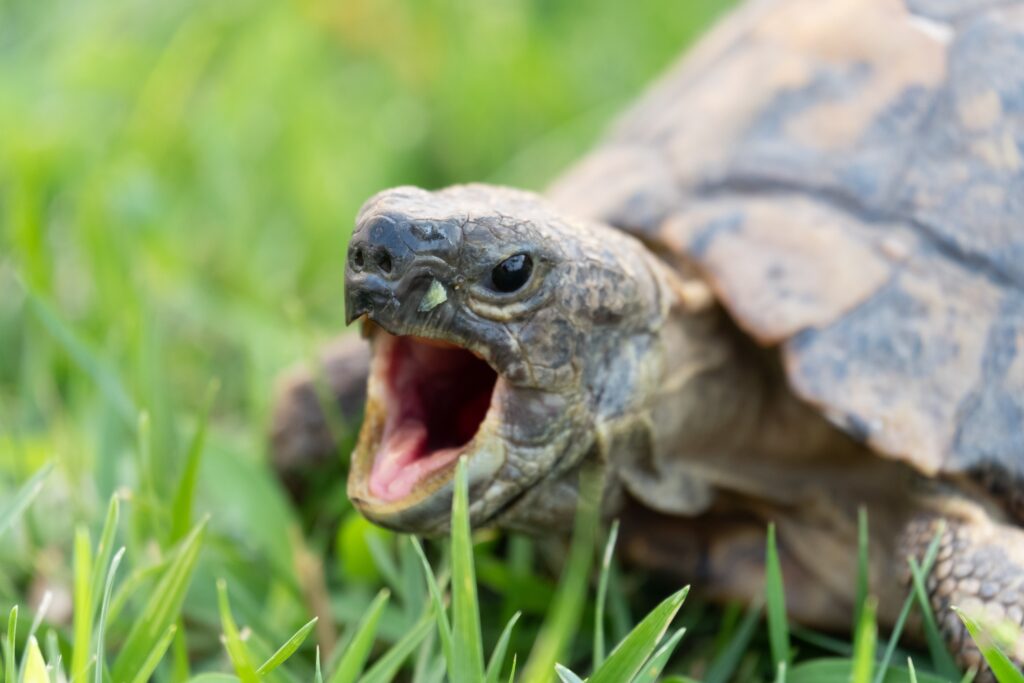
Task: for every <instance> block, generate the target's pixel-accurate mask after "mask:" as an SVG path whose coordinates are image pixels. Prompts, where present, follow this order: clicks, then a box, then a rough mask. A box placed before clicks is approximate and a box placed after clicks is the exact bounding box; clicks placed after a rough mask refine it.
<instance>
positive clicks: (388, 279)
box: [345, 185, 666, 533]
mask: <svg viewBox="0 0 1024 683" xmlns="http://www.w3.org/2000/svg"><path fill="white" fill-rule="evenodd" d="M655 263H656V261H655V259H654V258H653V257H652V256H651V255H650V254H649V253H648V252H647V251H646V250H645V249H644V248H643V247H642V246H641V245H640V243H638V242H636V241H635V240H633V239H632V238H630V237H627V236H626V235H624V234H622V233H620V232H618V231H616V230H613V229H611V228H608V227H605V226H601V225H590V224H586V223H582V222H579V221H574V220H572V219H570V218H567V217H565V216H563V215H561V214H560V213H559V212H558V211H557V210H556V209H555V208H554V207H552V206H551V205H550V204H548V203H547V202H546V201H544V200H543V199H542V198H540V197H539V196H537V195H534V194H531V193H527V192H521V191H516V190H510V189H506V188H498V187H490V186H484V185H469V186H456V187H452V188H448V189H445V190H441V191H438V192H427V191H424V190H420V189H417V188H410V187H402V188H396V189H393V190H388V191H385V192H382V193H380V194H378V195H376V196H375V197H373V198H371V199H370V200H369V201H368V202H367V203H366V204H365V205H364V206H363V208H362V210H361V211H360V213H359V215H358V218H357V225H356V230H355V233H354V234H353V236H352V240H351V242H350V244H349V251H348V262H347V267H346V275H345V304H346V309H347V310H346V312H347V318H348V321H349V322H350V323H351V322H353V321H355V320H357V319H363V325H364V333H365V334H366V335H367V336H369V338H370V340H371V346H372V349H373V359H372V363H371V370H370V380H369V386H368V392H367V393H368V398H367V409H366V418H365V421H364V424H363V428H362V431H361V433H360V436H359V440H358V443H357V446H356V450H355V453H354V454H353V459H352V467H351V471H350V476H349V484H348V489H349V496H350V497H351V499H352V501H353V502H354V504H355V505H356V506H357V507H358V508H359V509H360V510H361V511H362V513H363V514H364V515H366V516H367V517H369V518H370V519H372V520H374V521H376V522H378V523H380V524H383V525H385V526H389V527H392V528H396V529H401V530H405V531H415V532H420V533H439V532H442V531H443V530H444V529H446V528H447V525H448V517H449V510H450V505H451V495H452V492H451V488H452V487H451V482H452V479H453V473H454V466H455V463H456V461H457V460H458V458H459V457H460V456H462V455H464V456H466V458H467V461H468V473H469V482H470V512H471V515H472V519H473V522H474V523H475V524H484V523H488V522H493V521H499V520H502V519H504V518H507V517H508V516H509V515H513V516H514V515H515V514H516V510H517V508H518V507H522V506H523V505H527V504H529V505H532V506H536V505H537V502H536V501H535V500H534V501H533V502H532V503H529V502H527V501H530V500H531V499H533V498H536V496H528V495H527V494H528V493H529V492H530V491H536V490H537V489H538V487H540V486H542V485H543V484H544V483H545V482H546V481H551V480H552V479H555V478H558V477H559V476H562V475H565V474H569V473H571V471H572V470H573V469H574V468H577V467H578V466H579V465H580V463H581V461H582V460H583V459H584V458H585V456H587V454H588V453H590V452H592V451H593V448H594V445H595V438H596V437H595V434H597V433H599V431H600V428H601V426H602V424H604V423H605V422H607V421H609V420H614V419H615V418H616V417H617V416H619V415H621V414H623V413H625V412H628V411H629V410H630V409H631V406H632V405H633V403H634V398H635V396H636V395H637V393H638V391H640V388H641V387H645V386H647V385H649V384H650V378H649V376H647V375H649V374H650V372H651V371H652V370H651V368H652V366H651V364H650V363H648V362H647V359H646V355H647V351H648V349H649V348H650V347H651V344H652V342H653V339H654V335H655V334H656V330H657V329H658V327H659V325H660V324H661V321H662V320H663V318H664V317H665V315H666V311H665V310H664V309H665V308H666V304H664V302H663V300H664V297H663V296H662V293H663V287H664V282H663V281H662V280H661V279H660V277H661V276H660V275H659V274H660V273H661V272H662V271H661V270H660V269H659V268H658V267H657V266H655ZM645 373H646V374H645ZM563 490H564V489H563ZM566 502H568V503H569V506H566V505H565V503H566ZM572 503H573V501H559V507H560V508H563V509H564V508H566V507H568V509H570V510H571V509H572ZM533 512H534V513H539V514H540V515H541V518H543V513H544V511H543V510H540V511H537V510H533ZM536 518H537V517H536V514H535V515H534V519H536ZM551 521H552V523H554V522H555V521H556V520H551Z"/></svg>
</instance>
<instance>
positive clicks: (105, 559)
mask: <svg viewBox="0 0 1024 683" xmlns="http://www.w3.org/2000/svg"><path fill="white" fill-rule="evenodd" d="M120 516H121V506H120V502H119V501H118V497H117V494H116V493H115V494H114V495H112V496H111V497H110V503H109V504H108V505H107V516H106V519H105V520H104V522H103V531H102V532H100V542H99V545H98V546H96V559H95V560H94V561H93V565H92V594H93V595H103V588H104V586H105V585H106V581H107V578H108V571H107V570H108V569H109V568H110V558H111V556H112V555H113V554H114V537H115V535H116V534H117V523H118V520H119V519H120ZM99 607H100V606H99V605H93V612H94V613H95V610H96V609H98V608H99Z"/></svg>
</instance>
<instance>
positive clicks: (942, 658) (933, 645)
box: [908, 557, 960, 681]
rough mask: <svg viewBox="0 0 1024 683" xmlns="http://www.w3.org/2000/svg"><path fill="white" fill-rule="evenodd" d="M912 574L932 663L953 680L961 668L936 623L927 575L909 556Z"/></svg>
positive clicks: (937, 669)
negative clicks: (929, 595)
mask: <svg viewBox="0 0 1024 683" xmlns="http://www.w3.org/2000/svg"><path fill="white" fill-rule="evenodd" d="M908 562H909V563H910V575H911V578H912V580H913V582H914V595H915V596H916V597H917V602H918V605H919V606H920V607H921V616H922V617H923V618H922V622H923V627H924V635H925V640H926V641H927V642H928V652H929V653H930V654H931V656H932V664H934V665H935V669H936V671H938V672H939V673H940V674H942V675H943V676H945V677H946V678H948V679H949V680H951V681H953V680H956V679H957V677H958V676H959V675H960V670H959V669H958V668H957V666H956V662H954V661H953V657H952V655H950V654H949V650H947V649H946V643H945V642H944V641H943V639H942V634H940V633H939V627H938V626H937V625H936V623H935V615H934V613H933V612H932V606H931V602H930V601H929V600H928V591H927V589H926V588H925V586H924V582H925V579H924V577H925V575H924V572H923V571H922V570H921V567H920V566H918V564H917V561H916V560H915V559H914V558H912V557H911V558H909V559H908Z"/></svg>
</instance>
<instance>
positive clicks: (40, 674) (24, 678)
mask: <svg viewBox="0 0 1024 683" xmlns="http://www.w3.org/2000/svg"><path fill="white" fill-rule="evenodd" d="M22 667H23V668H22V672H21V683H50V674H49V672H47V670H46V661H45V660H44V659H43V653H42V652H40V651H39V642H38V641H37V640H36V639H35V636H29V639H28V644H27V648H26V650H25V662H24V664H23V665H22ZM10 680H11V681H13V680H14V679H13V678H12V679H10Z"/></svg>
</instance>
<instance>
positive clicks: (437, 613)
mask: <svg viewBox="0 0 1024 683" xmlns="http://www.w3.org/2000/svg"><path fill="white" fill-rule="evenodd" d="M410 543H412V546H413V548H414V549H415V550H416V554H417V555H419V558H420V563H421V564H422V565H423V576H424V578H426V581H427V590H428V591H429V592H430V602H431V605H432V606H433V610H434V620H435V621H436V622H437V632H438V635H439V636H440V638H441V652H442V653H443V654H444V659H445V662H446V663H447V665H448V675H449V676H453V675H454V671H455V664H454V659H453V656H454V655H453V653H452V627H451V624H449V623H448V613H447V612H446V611H445V607H444V601H443V600H442V599H441V590H440V589H439V588H438V586H437V577H436V576H435V575H434V570H433V569H431V568H430V562H429V561H427V555H426V553H424V552H423V546H421V545H420V542H419V540H417V539H416V538H415V537H411V538H410Z"/></svg>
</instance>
